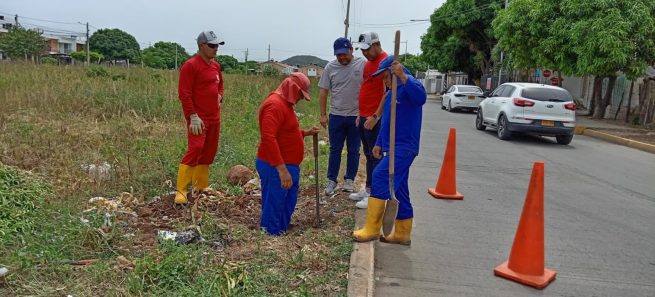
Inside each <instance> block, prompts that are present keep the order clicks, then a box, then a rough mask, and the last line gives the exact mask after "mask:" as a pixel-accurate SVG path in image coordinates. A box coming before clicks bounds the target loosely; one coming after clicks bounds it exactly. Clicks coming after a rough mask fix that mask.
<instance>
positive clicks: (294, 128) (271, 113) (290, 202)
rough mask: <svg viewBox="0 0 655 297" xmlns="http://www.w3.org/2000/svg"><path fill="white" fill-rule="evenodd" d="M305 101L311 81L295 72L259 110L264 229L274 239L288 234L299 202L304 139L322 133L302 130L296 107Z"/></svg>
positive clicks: (258, 158)
mask: <svg viewBox="0 0 655 297" xmlns="http://www.w3.org/2000/svg"><path fill="white" fill-rule="evenodd" d="M301 99H305V100H307V101H309V100H310V97H309V79H308V78H307V76H305V75H304V74H302V73H299V72H295V73H293V74H291V75H290V76H289V77H287V78H286V79H285V80H284V81H283V82H282V83H281V84H280V86H279V87H278V88H277V89H276V90H275V91H273V92H271V94H270V95H268V98H267V99H266V100H265V101H264V103H263V104H262V106H261V108H260V109H259V130H260V132H261V140H260V142H259V147H258V148H257V161H256V163H257V172H259V177H260V178H261V180H262V217H261V221H260V226H261V228H262V229H264V230H265V231H266V232H267V233H268V234H271V235H281V234H284V232H286V231H287V228H288V227H289V222H290V221H291V215H293V211H294V210H295V208H296V201H297V199H298V185H299V180H300V167H299V165H300V162H302V159H303V156H304V155H303V153H304V150H305V149H304V140H303V137H304V136H310V135H314V134H317V133H318V131H319V128H316V127H314V128H312V129H310V130H302V129H300V124H299V123H298V118H297V117H296V112H295V110H294V106H295V105H296V103H298V101H300V100H301Z"/></svg>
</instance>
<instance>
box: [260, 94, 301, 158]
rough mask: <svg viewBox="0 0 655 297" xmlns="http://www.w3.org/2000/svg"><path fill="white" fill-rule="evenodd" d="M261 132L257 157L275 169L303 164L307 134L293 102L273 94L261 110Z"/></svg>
mask: <svg viewBox="0 0 655 297" xmlns="http://www.w3.org/2000/svg"><path fill="white" fill-rule="evenodd" d="M259 130H260V132H261V139H260V142H259V147H258V148H257V158H259V159H260V160H262V161H264V162H266V163H268V164H269V165H271V166H278V165H282V164H290V165H300V163H301V162H302V160H303V157H304V156H303V153H304V149H305V147H304V145H305V143H304V140H303V135H304V134H305V132H304V131H303V130H301V129H300V124H299V123H298V118H296V112H295V111H294V109H293V105H292V104H291V103H289V102H287V101H286V100H284V98H282V97H281V96H280V95H278V94H275V93H271V95H270V96H268V98H267V99H266V100H265V101H264V103H263V104H262V107H261V108H260V109H259Z"/></svg>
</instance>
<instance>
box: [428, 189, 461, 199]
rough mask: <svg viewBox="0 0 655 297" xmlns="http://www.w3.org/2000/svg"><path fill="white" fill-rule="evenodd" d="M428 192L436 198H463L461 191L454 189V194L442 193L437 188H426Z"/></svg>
mask: <svg viewBox="0 0 655 297" xmlns="http://www.w3.org/2000/svg"><path fill="white" fill-rule="evenodd" d="M428 193H430V195H432V197H434V198H437V199H451V200H462V199H464V195H462V193H460V192H457V191H455V194H454V195H448V194H443V193H439V192H437V188H428Z"/></svg>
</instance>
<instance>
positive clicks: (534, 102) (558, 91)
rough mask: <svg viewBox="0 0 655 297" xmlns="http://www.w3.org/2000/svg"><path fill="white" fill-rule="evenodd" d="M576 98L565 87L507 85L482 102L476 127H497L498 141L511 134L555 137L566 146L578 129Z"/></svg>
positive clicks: (530, 84) (480, 128) (505, 138)
mask: <svg viewBox="0 0 655 297" xmlns="http://www.w3.org/2000/svg"><path fill="white" fill-rule="evenodd" d="M575 108H576V106H575V103H574V101H573V96H571V94H570V93H569V92H568V91H567V90H565V89H562V88H559V87H555V86H549V85H542V84H534V83H505V84H502V85H500V86H499V87H498V88H496V89H495V90H494V91H493V92H492V93H491V94H490V95H489V96H488V98H486V99H485V100H483V101H482V102H480V105H479V107H478V112H477V116H476V118H475V128H477V129H478V130H484V129H485V128H486V127H490V128H495V129H496V131H497V134H498V138H500V139H503V140H507V139H510V138H511V137H512V133H530V134H535V135H540V136H555V138H556V139H557V143H559V144H563V145H567V144H569V143H571V140H572V139H573V132H574V130H575Z"/></svg>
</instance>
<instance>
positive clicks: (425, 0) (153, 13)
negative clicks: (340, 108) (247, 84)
mask: <svg viewBox="0 0 655 297" xmlns="http://www.w3.org/2000/svg"><path fill="white" fill-rule="evenodd" d="M443 2H445V0H410V1H390V0H351V5H350V6H351V8H350V28H349V30H348V35H349V37H351V39H353V40H355V39H357V36H358V35H359V33H361V32H364V31H374V32H377V33H379V34H380V39H381V42H382V47H383V48H384V49H385V50H386V51H387V52H389V53H392V52H393V34H394V32H395V30H400V31H401V40H402V41H405V40H407V44H405V43H402V44H401V47H400V52H401V53H404V52H405V45H407V51H408V52H409V53H411V54H417V53H419V52H420V50H421V49H420V43H421V39H420V37H421V35H423V34H425V32H426V31H427V28H428V26H429V22H410V20H411V19H428V18H429V17H430V15H431V14H432V12H433V11H434V10H435V9H436V8H438V7H439V6H441V4H442V3H443ZM346 3H347V0H237V1H220V0H218V1H217V0H214V1H211V0H205V1H199V0H185V1H172V0H161V1H155V0H149V1H147V0H113V1H97V0H60V1H53V0H1V1H0V15H5V18H7V16H9V17H10V18H11V19H13V15H14V14H18V21H19V23H21V24H23V25H24V26H26V27H34V26H39V27H43V28H46V29H47V30H51V31H54V32H59V33H67V34H68V33H69V31H70V32H79V34H83V32H85V30H86V28H85V26H83V25H79V24H76V23H77V22H82V23H86V22H89V24H90V25H91V26H92V27H91V28H90V29H91V32H93V31H95V30H97V29H102V28H118V29H121V30H123V31H126V32H128V33H130V34H132V35H133V36H134V37H135V38H136V39H137V41H138V42H139V44H140V45H141V48H142V49H143V48H145V47H148V46H149V45H150V44H154V43H155V42H157V41H171V42H177V43H179V44H181V45H182V46H183V47H184V48H185V49H186V50H187V52H189V53H195V52H196V50H197V47H196V45H195V38H196V37H197V36H198V33H200V31H202V30H214V32H216V33H217V35H218V36H219V37H221V38H223V39H224V40H225V42H226V44H225V45H224V46H223V47H221V48H219V54H227V55H232V56H234V57H235V58H237V59H238V60H239V61H243V60H244V58H245V51H246V49H248V51H249V55H248V60H257V61H265V60H266V59H267V48H268V45H269V44H270V46H271V58H272V59H275V60H279V61H280V60H284V59H286V58H288V57H291V56H294V55H303V54H309V55H314V56H318V57H320V58H323V59H325V60H333V59H334V56H333V55H332V42H333V41H334V40H335V39H336V38H338V37H341V36H343V34H344V30H345V26H344V24H343V23H344V19H345V16H346ZM52 21H54V22H52ZM358 55H360V56H361V54H358Z"/></svg>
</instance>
